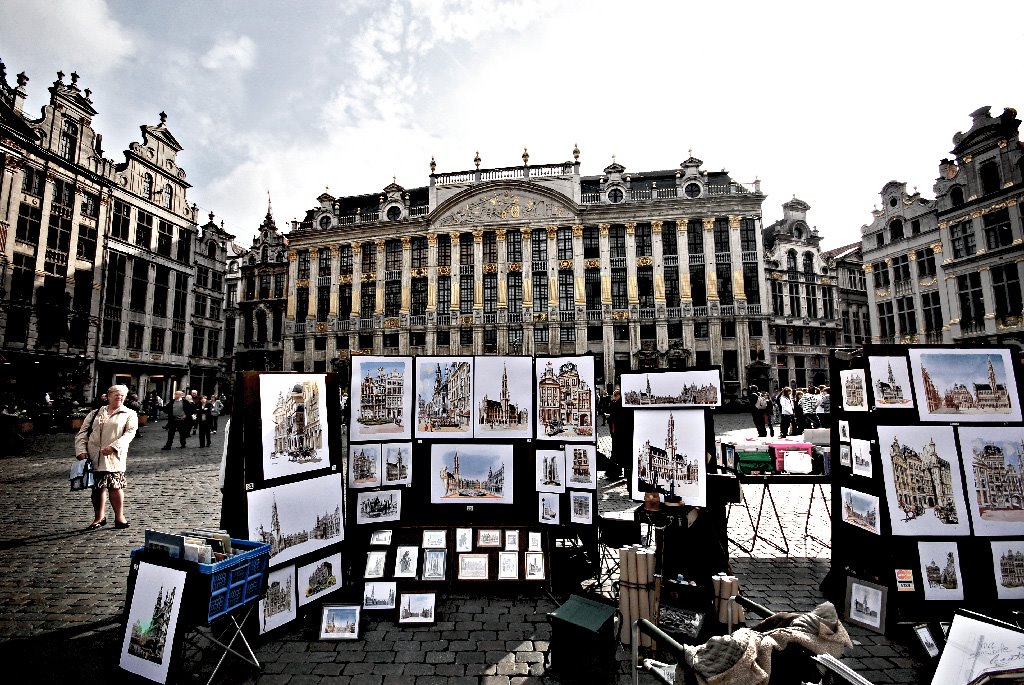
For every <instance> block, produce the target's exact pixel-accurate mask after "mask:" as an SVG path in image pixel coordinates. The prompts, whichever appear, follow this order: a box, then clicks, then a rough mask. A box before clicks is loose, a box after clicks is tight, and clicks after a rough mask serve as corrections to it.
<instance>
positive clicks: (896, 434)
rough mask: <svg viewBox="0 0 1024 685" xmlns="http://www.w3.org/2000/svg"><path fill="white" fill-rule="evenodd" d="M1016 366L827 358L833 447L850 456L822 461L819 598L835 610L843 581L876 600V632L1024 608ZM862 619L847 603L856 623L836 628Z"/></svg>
mask: <svg viewBox="0 0 1024 685" xmlns="http://www.w3.org/2000/svg"><path fill="white" fill-rule="evenodd" d="M1015 354H1018V353H1015V352H1014V351H1013V350H1012V349H1009V348H1005V347H994V346H993V347H988V346H977V347H969V346H966V345H961V346H956V347H954V346H917V345H909V346H897V345H868V346H865V347H864V349H863V350H861V351H859V352H858V353H857V354H854V355H848V354H844V355H843V358H839V357H837V355H836V354H835V353H833V355H832V357H831V359H830V368H831V373H832V375H831V387H832V398H833V400H832V408H833V410H832V420H833V421H834V422H835V425H837V426H840V427H841V430H836V431H833V434H832V445H831V449H832V452H833V454H840V456H841V457H842V455H843V450H848V451H849V453H850V454H851V457H852V458H850V459H849V460H846V459H843V458H840V459H838V460H833V462H832V476H833V487H832V516H833V521H834V525H833V547H832V572H831V573H830V574H829V578H828V579H827V580H826V582H825V584H824V585H823V589H825V592H826V595H827V596H828V597H829V599H831V600H832V601H833V602H834V603H836V605H837V606H839V605H840V602H842V601H843V599H844V596H843V592H844V590H845V589H846V587H847V584H848V583H849V582H850V580H849V579H850V578H854V579H856V582H858V583H860V585H861V586H866V585H867V584H869V583H870V584H873V585H874V586H877V587H879V588H882V589H884V592H882V594H881V595H880V596H881V598H882V599H881V601H882V603H883V604H884V605H885V606H881V607H875V606H872V608H871V611H875V610H878V611H879V613H880V615H885V616H887V618H886V619H885V621H884V624H883V625H881V626H879V627H873V628H872V629H875V630H877V629H879V628H881V629H883V630H885V629H888V628H887V626H890V627H891V626H893V625H897V624H920V623H922V622H934V621H940V620H946V621H948V620H949V619H950V616H951V615H952V611H953V608H954V607H968V608H971V607H976V608H984V607H989V606H994V605H996V603H997V602H998V603H999V605H1000V607H1004V606H1007V608H1021V607H1024V489H1022V487H1024V486H1022V480H1021V476H1020V473H1021V471H1020V465H1021V454H1022V453H1024V425H1022V422H1021V404H1020V402H1021V379H1020V378H1018V377H1017V373H1016V371H1015V369H1016V367H1017V363H1016V362H1017V361H1018V360H1016V359H1015ZM864 549H871V550H872V554H863V553H862V550H864ZM839 574H842V575H839ZM869 594H870V593H869ZM855 596H856V595H855ZM871 597H874V598H875V599H878V597H879V595H878V594H872V595H871ZM863 601H864V600H863V599H862V600H860V602H861V605H863ZM862 609H863V606H861V607H860V609H858V607H857V606H856V605H849V603H847V612H848V613H849V612H854V613H856V612H857V611H860V612H861V613H860V614H858V615H856V616H849V615H847V616H845V618H847V619H851V620H854V622H856V621H857V619H859V620H860V621H861V624H862V625H864V624H865V621H864V619H865V615H864V612H863V610H862ZM867 623H870V621H868V622H867Z"/></svg>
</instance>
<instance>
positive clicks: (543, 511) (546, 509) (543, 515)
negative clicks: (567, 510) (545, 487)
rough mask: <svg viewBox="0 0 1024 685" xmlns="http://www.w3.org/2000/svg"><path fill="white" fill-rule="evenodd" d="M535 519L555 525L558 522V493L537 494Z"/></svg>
mask: <svg viewBox="0 0 1024 685" xmlns="http://www.w3.org/2000/svg"><path fill="white" fill-rule="evenodd" d="M537 504H538V507H537V511H538V513H537V520H538V521H540V522H541V523H546V524H548V525H552V526H557V525H558V524H559V522H560V518H559V511H558V504H559V503H558V495H557V494H555V493H548V492H542V493H540V494H539V495H537Z"/></svg>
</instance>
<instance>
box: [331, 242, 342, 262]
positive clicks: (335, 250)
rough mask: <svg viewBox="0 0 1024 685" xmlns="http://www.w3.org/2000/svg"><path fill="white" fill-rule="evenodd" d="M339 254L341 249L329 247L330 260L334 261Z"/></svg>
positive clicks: (333, 246)
mask: <svg viewBox="0 0 1024 685" xmlns="http://www.w3.org/2000/svg"><path fill="white" fill-rule="evenodd" d="M339 252H341V248H339V247H338V246H337V245H331V259H332V260H333V259H336V258H337V257H338V253H339Z"/></svg>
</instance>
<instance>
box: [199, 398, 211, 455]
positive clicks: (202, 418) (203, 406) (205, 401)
mask: <svg viewBox="0 0 1024 685" xmlns="http://www.w3.org/2000/svg"><path fill="white" fill-rule="evenodd" d="M212 411H213V405H212V404H210V400H209V398H208V397H207V396H206V395H203V396H202V397H200V398H199V406H198V407H196V428H197V430H198V432H199V446H200V447H209V446H210V431H211V430H212V429H213V415H212V414H211V413H210V412H212Z"/></svg>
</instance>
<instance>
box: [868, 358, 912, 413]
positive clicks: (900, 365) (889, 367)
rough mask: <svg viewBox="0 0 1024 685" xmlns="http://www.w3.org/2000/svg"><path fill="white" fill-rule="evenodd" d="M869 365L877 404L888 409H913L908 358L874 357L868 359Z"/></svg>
mask: <svg viewBox="0 0 1024 685" xmlns="http://www.w3.org/2000/svg"><path fill="white" fill-rule="evenodd" d="M868 363H869V365H870V368H871V379H872V387H873V389H874V393H875V404H876V405H877V406H880V407H884V408H886V409H902V408H906V409H911V408H913V404H914V403H913V400H912V399H911V397H910V373H909V371H908V370H907V360H906V358H904V357H878V356H873V357H870V358H869V359H868Z"/></svg>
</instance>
